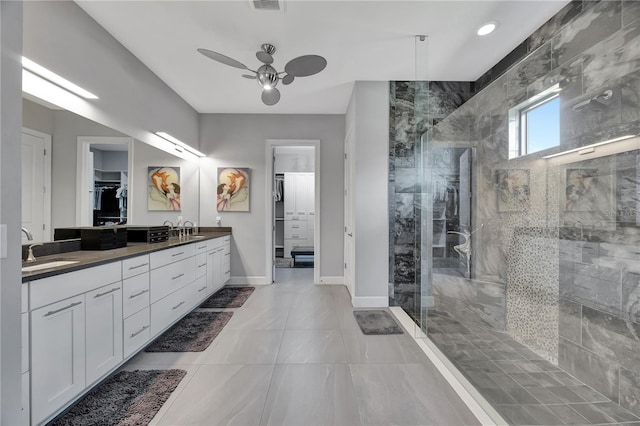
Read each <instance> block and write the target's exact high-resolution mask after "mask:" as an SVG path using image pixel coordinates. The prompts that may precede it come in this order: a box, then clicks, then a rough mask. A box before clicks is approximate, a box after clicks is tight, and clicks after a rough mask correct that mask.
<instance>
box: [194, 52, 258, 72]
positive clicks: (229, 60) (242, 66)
mask: <svg viewBox="0 0 640 426" xmlns="http://www.w3.org/2000/svg"><path fill="white" fill-rule="evenodd" d="M198 52H200V53H201V54H203V55H204V56H206V57H207V58H210V59H213V60H214V61H218V62H220V63H223V64H225V65H229V66H230V67H234V68H240V69H241V70H246V69H247V66H246V65H245V64H243V63H242V62H238V61H236V60H235V59H233V58H230V57H228V56H224V55H223V54H222V53H218V52H214V51H213V50H208V49H198Z"/></svg>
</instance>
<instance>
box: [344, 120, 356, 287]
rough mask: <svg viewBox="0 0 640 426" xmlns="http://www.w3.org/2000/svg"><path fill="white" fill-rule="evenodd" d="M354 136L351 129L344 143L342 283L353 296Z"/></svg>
mask: <svg viewBox="0 0 640 426" xmlns="http://www.w3.org/2000/svg"><path fill="white" fill-rule="evenodd" d="M354 136H355V135H354V134H353V132H352V131H351V129H350V130H349V131H348V132H347V137H346V138H345V141H344V153H345V154H344V283H345V285H346V286H347V288H348V289H349V293H350V294H351V295H352V296H353V290H354V288H353V286H354V271H355V269H354V268H355V265H354V261H355V256H354V251H355V247H354V244H355V242H354V238H353V222H354V220H353V202H354V199H353V198H354V194H353V187H354V186H353V185H354V182H353V164H354V160H353V157H354V156H353V144H354Z"/></svg>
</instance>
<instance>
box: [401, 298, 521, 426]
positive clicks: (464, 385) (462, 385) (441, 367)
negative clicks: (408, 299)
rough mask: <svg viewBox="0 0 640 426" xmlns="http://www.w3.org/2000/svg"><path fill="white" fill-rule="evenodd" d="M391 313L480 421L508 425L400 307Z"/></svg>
mask: <svg viewBox="0 0 640 426" xmlns="http://www.w3.org/2000/svg"><path fill="white" fill-rule="evenodd" d="M389 310H390V311H391V313H392V314H393V315H394V316H395V317H396V319H397V320H398V321H399V322H400V324H401V325H402V327H404V329H405V330H406V331H407V333H409V334H410V335H411V336H412V337H413V339H414V340H415V341H416V343H417V344H418V346H420V349H422V351H423V352H424V353H425V354H426V355H427V357H428V358H429V360H430V361H431V362H432V363H433V365H434V366H435V367H436V368H437V369H438V371H439V372H440V374H442V376H443V377H444V378H445V380H446V381H447V382H448V383H449V385H451V387H452V388H453V390H454V391H455V392H456V393H457V394H458V396H459V397H460V399H462V402H464V403H465V405H466V406H467V407H468V408H469V410H470V411H471V413H472V414H473V415H474V416H476V418H477V419H478V421H479V422H480V423H482V424H483V425H487V426H494V425H497V426H503V425H508V424H509V423H507V422H506V421H505V420H504V419H503V418H502V416H501V415H500V414H499V413H498V412H497V411H496V410H495V409H494V408H493V407H492V406H491V404H489V402H487V400H486V399H485V398H484V397H483V396H482V395H481V394H480V393H479V392H478V391H477V390H476V388H475V387H474V386H473V385H472V384H471V383H470V382H469V381H468V380H467V379H466V378H465V377H464V376H463V375H462V373H461V372H460V371H458V369H457V368H456V367H455V366H454V365H453V364H452V363H451V361H449V360H448V359H447V357H446V356H445V355H444V354H443V353H442V352H441V351H440V349H438V347H437V346H436V345H435V344H434V343H433V342H432V341H431V340H429V339H428V338H427V336H426V335H425V334H424V333H423V332H422V330H421V329H420V328H419V327H418V325H417V324H416V323H414V322H413V321H412V320H411V318H410V317H409V315H407V313H406V312H405V311H404V310H403V309H402V308H401V307H399V306H392V307H390V308H389Z"/></svg>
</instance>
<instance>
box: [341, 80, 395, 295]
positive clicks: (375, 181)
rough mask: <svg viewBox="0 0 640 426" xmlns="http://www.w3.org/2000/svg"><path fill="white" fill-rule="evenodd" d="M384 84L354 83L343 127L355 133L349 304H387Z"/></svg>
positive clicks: (386, 99)
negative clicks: (353, 250)
mask: <svg viewBox="0 0 640 426" xmlns="http://www.w3.org/2000/svg"><path fill="white" fill-rule="evenodd" d="M388 117H389V83H388V82H362V81H358V82H356V84H355V87H354V92H353V95H352V97H351V101H350V103H349V107H348V109H347V114H346V120H347V124H346V126H347V128H349V129H350V131H352V132H354V134H355V139H354V141H355V144H354V147H353V148H354V149H353V152H354V155H355V158H354V160H355V161H354V162H353V163H352V164H353V165H354V168H355V170H354V171H353V173H354V182H353V185H354V191H353V192H354V193H353V194H352V197H354V204H353V208H354V211H353V215H354V216H353V218H354V223H353V228H354V229H353V235H354V240H353V241H354V244H355V259H354V266H355V268H354V273H355V276H354V277H353V278H354V292H353V293H354V294H352V297H353V299H354V300H353V302H354V305H357V306H387V305H388V303H389V300H388V282H387V277H388V275H389V271H388V259H389V243H388V240H387V235H388V234H387V227H388V226H389V214H388V207H387V206H388V198H387V193H388V192H387V187H388V179H389V175H388V173H387V172H386V171H387V170H388V161H389V160H388V140H389V137H388V135H389V121H388Z"/></svg>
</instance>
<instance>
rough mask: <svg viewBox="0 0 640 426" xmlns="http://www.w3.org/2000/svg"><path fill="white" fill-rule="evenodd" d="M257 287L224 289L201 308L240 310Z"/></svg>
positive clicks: (206, 301)
mask: <svg viewBox="0 0 640 426" xmlns="http://www.w3.org/2000/svg"><path fill="white" fill-rule="evenodd" d="M255 289H256V288H255V287H224V288H222V289H220V290H218V291H217V292H216V293H214V294H213V295H212V296H211V297H209V298H208V299H207V300H205V301H204V302H202V305H200V307H201V308H239V307H240V306H242V305H243V304H244V302H246V301H247V299H248V298H249V296H251V293H253V290H255Z"/></svg>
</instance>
